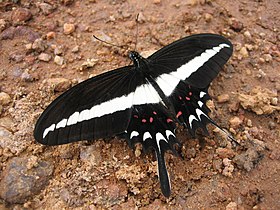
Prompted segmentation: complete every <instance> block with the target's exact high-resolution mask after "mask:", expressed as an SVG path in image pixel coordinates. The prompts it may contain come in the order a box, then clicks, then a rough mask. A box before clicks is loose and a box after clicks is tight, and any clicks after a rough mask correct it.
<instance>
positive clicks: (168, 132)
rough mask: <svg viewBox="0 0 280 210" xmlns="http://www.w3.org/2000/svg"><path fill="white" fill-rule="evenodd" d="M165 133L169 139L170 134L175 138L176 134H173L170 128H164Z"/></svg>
mask: <svg viewBox="0 0 280 210" xmlns="http://www.w3.org/2000/svg"><path fill="white" fill-rule="evenodd" d="M165 134H166V136H167V138H168V139H169V137H170V136H174V137H175V138H176V136H175V135H174V133H172V132H171V131H170V130H166V131H165Z"/></svg>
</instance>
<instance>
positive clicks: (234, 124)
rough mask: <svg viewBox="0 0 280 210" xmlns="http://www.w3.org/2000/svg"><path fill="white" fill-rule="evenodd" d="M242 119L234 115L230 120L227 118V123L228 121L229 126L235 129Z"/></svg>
mask: <svg viewBox="0 0 280 210" xmlns="http://www.w3.org/2000/svg"><path fill="white" fill-rule="evenodd" d="M242 122H243V121H242V120H241V119H240V118H239V117H237V116H235V117H232V118H231V119H230V120H229V123H230V126H231V127H232V128H233V129H236V128H238V127H239V126H240V125H241V124H242Z"/></svg>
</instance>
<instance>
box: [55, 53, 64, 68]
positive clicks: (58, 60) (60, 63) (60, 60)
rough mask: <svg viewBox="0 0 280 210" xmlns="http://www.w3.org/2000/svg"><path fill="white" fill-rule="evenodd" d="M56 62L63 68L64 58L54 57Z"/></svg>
mask: <svg viewBox="0 0 280 210" xmlns="http://www.w3.org/2000/svg"><path fill="white" fill-rule="evenodd" d="M54 62H55V63H56V64H57V65H60V66H61V65H62V64H63V63H64V58H63V57H61V56H58V55H56V56H55V57H54Z"/></svg>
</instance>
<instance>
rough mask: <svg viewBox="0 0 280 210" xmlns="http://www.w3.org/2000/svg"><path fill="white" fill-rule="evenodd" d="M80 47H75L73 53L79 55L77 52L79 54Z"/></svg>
mask: <svg viewBox="0 0 280 210" xmlns="http://www.w3.org/2000/svg"><path fill="white" fill-rule="evenodd" d="M79 50H80V49H79V46H78V45H76V46H75V47H73V49H72V50H71V52H72V53H77V52H79Z"/></svg>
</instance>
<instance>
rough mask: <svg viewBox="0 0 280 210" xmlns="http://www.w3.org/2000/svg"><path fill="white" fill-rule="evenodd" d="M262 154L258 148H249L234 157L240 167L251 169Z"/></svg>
mask: <svg viewBox="0 0 280 210" xmlns="http://www.w3.org/2000/svg"><path fill="white" fill-rule="evenodd" d="M261 157H262V155H261V154H260V153H259V152H258V151H257V149H254V148H249V149H247V150H246V152H243V153H241V154H239V155H236V156H235V157H234V158H233V162H234V163H235V164H236V165H237V167H238V168H240V169H245V170H246V171H248V172H249V171H251V170H252V169H253V168H254V166H255V165H256V164H257V163H258V162H259V160H260V159H261Z"/></svg>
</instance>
